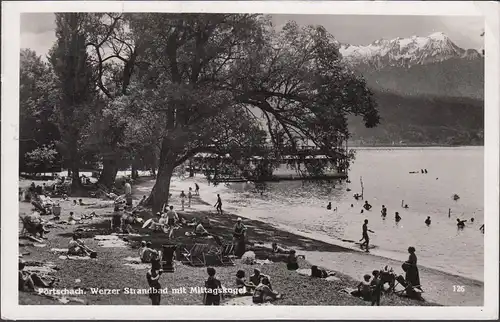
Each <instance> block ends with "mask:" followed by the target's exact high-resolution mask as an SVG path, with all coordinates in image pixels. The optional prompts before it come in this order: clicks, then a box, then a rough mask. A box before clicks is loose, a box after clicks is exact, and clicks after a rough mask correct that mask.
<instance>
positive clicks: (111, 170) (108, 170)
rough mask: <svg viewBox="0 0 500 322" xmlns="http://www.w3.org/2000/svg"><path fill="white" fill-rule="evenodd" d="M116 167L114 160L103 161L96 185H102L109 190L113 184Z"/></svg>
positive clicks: (116, 171)
mask: <svg viewBox="0 0 500 322" xmlns="http://www.w3.org/2000/svg"><path fill="white" fill-rule="evenodd" d="M117 173H118V167H117V166H116V162H115V160H104V161H103V168H102V171H101V175H100V176H99V180H98V181H97V184H102V185H104V186H105V187H107V188H111V187H112V186H113V184H114V182H115V179H116V174H117Z"/></svg>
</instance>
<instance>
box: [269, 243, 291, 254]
mask: <svg viewBox="0 0 500 322" xmlns="http://www.w3.org/2000/svg"><path fill="white" fill-rule="evenodd" d="M272 247H273V253H277V254H290V249H287V248H284V247H281V246H279V245H278V244H277V243H273V244H272Z"/></svg>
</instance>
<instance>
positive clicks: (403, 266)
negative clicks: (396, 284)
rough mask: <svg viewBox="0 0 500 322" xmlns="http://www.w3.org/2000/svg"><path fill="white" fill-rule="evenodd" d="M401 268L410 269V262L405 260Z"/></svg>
mask: <svg viewBox="0 0 500 322" xmlns="http://www.w3.org/2000/svg"><path fill="white" fill-rule="evenodd" d="M401 268H402V269H403V271H405V272H408V270H409V269H410V264H409V263H407V262H404V263H403V265H401Z"/></svg>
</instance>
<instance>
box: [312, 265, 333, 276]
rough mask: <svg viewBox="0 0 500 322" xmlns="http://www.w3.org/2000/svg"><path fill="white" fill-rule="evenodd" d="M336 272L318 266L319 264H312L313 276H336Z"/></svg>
mask: <svg viewBox="0 0 500 322" xmlns="http://www.w3.org/2000/svg"><path fill="white" fill-rule="evenodd" d="M334 275H335V272H332V271H327V270H325V269H322V268H318V266H316V265H313V266H311V277H316V278H327V277H328V276H334Z"/></svg>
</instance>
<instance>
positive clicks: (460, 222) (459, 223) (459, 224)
mask: <svg viewBox="0 0 500 322" xmlns="http://www.w3.org/2000/svg"><path fill="white" fill-rule="evenodd" d="M466 222H467V220H460V219H458V218H457V227H458V229H464V227H465V223H466Z"/></svg>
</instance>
